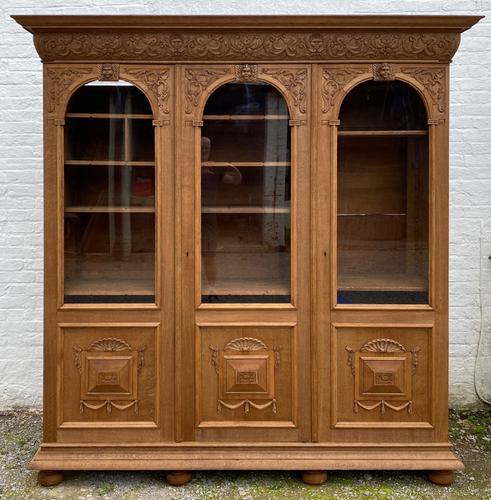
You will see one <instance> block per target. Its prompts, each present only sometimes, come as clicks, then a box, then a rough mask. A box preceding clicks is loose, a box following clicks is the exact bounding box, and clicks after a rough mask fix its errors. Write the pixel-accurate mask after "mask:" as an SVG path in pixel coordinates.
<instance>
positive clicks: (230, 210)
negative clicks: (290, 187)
mask: <svg viewBox="0 0 491 500" xmlns="http://www.w3.org/2000/svg"><path fill="white" fill-rule="evenodd" d="M201 213H203V214H289V213H290V208H289V207H248V206H237V207H234V206H227V207H202V208H201Z"/></svg>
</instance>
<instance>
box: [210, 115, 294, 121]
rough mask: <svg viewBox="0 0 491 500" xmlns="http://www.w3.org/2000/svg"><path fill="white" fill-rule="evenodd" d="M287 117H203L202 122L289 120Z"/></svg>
mask: <svg viewBox="0 0 491 500" xmlns="http://www.w3.org/2000/svg"><path fill="white" fill-rule="evenodd" d="M289 119H290V116H289V115H203V120H220V121H222V120H223V121H236V120H237V121H239V120H289Z"/></svg>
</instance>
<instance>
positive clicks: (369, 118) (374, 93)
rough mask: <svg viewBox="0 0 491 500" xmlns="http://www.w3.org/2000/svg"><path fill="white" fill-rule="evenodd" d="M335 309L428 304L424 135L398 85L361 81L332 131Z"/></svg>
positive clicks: (413, 96) (407, 90) (416, 104)
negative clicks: (334, 133)
mask: <svg viewBox="0 0 491 500" xmlns="http://www.w3.org/2000/svg"><path fill="white" fill-rule="evenodd" d="M338 136H339V137H338V207H337V210H338V218H337V227H338V249H337V260H338V297H337V301H338V303H339V304H351V303H353V304H384V303H389V304H399V303H402V304H408V303H409V304H411V303H413V304H426V303H428V231H429V230H428V177H429V176H428V133H427V119H426V112H425V109H424V105H423V103H422V101H421V98H420V97H419V95H418V94H417V93H416V91H414V90H413V89H412V88H411V87H409V86H407V85H405V84H403V83H401V82H368V83H364V84H361V85H359V86H358V87H356V88H355V89H354V90H353V91H352V92H351V93H350V94H348V96H347V97H346V99H345V101H344V102H343V105H342V108H341V112H340V129H339V132H338Z"/></svg>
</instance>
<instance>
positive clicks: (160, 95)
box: [125, 68, 170, 115]
mask: <svg viewBox="0 0 491 500" xmlns="http://www.w3.org/2000/svg"><path fill="white" fill-rule="evenodd" d="M125 73H126V74H128V75H130V76H131V77H132V79H134V80H135V81H140V82H142V83H143V85H144V86H145V89H146V90H147V91H148V92H150V93H152V94H154V96H155V100H156V101H157V106H158V108H159V113H160V114H162V115H168V114H169V96H170V91H169V70H168V69H150V68H145V69H126V70H125Z"/></svg>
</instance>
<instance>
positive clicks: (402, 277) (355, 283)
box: [338, 274, 427, 292]
mask: <svg viewBox="0 0 491 500" xmlns="http://www.w3.org/2000/svg"><path fill="white" fill-rule="evenodd" d="M338 290H340V291H360V292H361V291H367V292H375V291H394V292H398V291H404V292H424V291H426V290H427V280H426V278H424V277H423V276H417V275H408V274H384V275H382V274H380V275H376V274H341V275H340V276H339V277H338Z"/></svg>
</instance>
